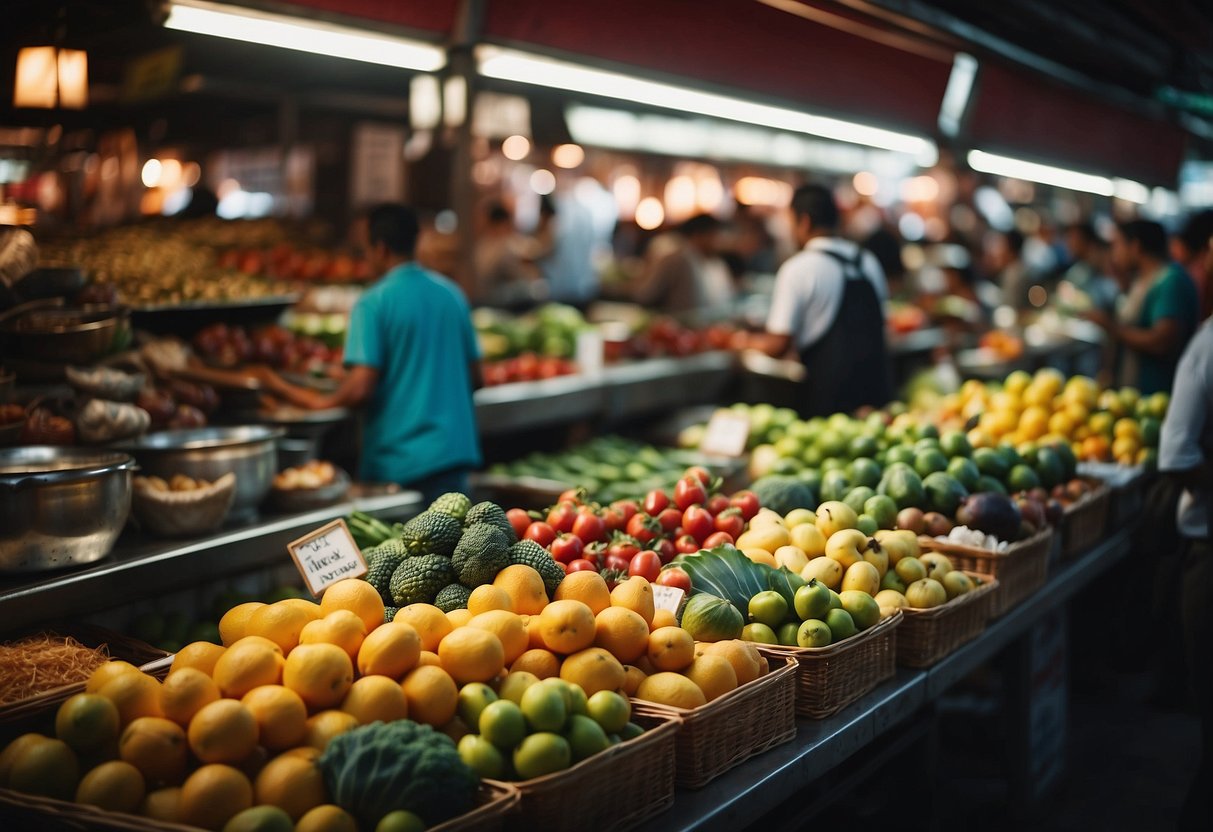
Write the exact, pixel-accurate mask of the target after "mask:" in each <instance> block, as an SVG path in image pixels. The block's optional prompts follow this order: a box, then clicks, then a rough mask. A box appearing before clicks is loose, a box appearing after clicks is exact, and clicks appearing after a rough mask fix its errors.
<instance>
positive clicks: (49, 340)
mask: <svg viewBox="0 0 1213 832" xmlns="http://www.w3.org/2000/svg"><path fill="white" fill-rule="evenodd" d="M26 307H27V308H25V309H24V310H22V311H13V312H12V313H11V314H9V315H8V317H6V318H5V320H4V321H3V323H2V324H0V336H2V337H3V340H4V349H5V351H6V352H7V354H9V355H10V356H14V357H20V358H24V359H29V360H37V361H40V362H43V363H48V362H49V363H66V364H84V365H87V364H91V363H92V362H94V361H96V360H98V359H100V358H104V357H105V356H107V355H109V354H110V353H112V352H117V351H118V350H121V349H123V348H125V347H126V345H127V344H129V343H130V339H131V318H130V310H128V309H124V308H122V307H118V306H105V305H90V306H80V307H65V306H60V305H57V304H52V303H49V302H47V303H42V302H35V303H31V304H26Z"/></svg>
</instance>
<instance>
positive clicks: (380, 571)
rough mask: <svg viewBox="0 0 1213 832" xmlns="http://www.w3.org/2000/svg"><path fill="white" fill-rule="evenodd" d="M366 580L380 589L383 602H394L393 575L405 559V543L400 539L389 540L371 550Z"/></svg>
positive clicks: (368, 553)
mask: <svg viewBox="0 0 1213 832" xmlns="http://www.w3.org/2000/svg"><path fill="white" fill-rule="evenodd" d="M366 554H367V555H368V567H369V568H368V570H367V573H366V582H367V583H368V584H370V585H371V586H373V587H375V589H376V590H378V592H379V595H380V597H381V598H383V603H385V604H390V603H391V602H392V575H394V574H396V570H397V569H398V568H400V564H401V563H402V562H403V561H404V557H405V551H404V545H403V544H402V543H401V542H400V541H388V542H387V543H384V544H382V545H380V546H378V547H376V548H374V549H372V550H370V551H369V552H367V553H366Z"/></svg>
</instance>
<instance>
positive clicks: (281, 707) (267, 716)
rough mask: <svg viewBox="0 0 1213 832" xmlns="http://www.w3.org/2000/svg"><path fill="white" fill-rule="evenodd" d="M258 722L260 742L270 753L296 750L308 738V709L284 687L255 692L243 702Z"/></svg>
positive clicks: (255, 690)
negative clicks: (290, 749) (289, 749)
mask: <svg viewBox="0 0 1213 832" xmlns="http://www.w3.org/2000/svg"><path fill="white" fill-rule="evenodd" d="M240 704H242V705H244V707H246V708H248V709H249V713H251V714H252V715H253V719H255V720H256V721H257V741H258V742H259V743H260V744H261V745H264V746H265V747H266V748H268V749H269V750H270V751H284V750H286V749H288V748H294V747H295V746H297V745H299V744H300V743H302V742H303V740H304V739H305V738H306V737H307V705H305V704H303V699H301V698H300V697H299V694H297V693H295V692H294V691H293V690H291V689H290V688H287V687H283V686H282V685H262V686H261V687H259V688H253V689H252V690H250V691H249V692H248V693H246V694H245V695H244V697H243V698H242V699H241V700H240Z"/></svg>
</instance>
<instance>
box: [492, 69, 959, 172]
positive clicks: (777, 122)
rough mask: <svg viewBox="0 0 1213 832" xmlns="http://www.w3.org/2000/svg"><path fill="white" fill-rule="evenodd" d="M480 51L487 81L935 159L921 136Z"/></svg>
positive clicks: (929, 160)
mask: <svg viewBox="0 0 1213 832" xmlns="http://www.w3.org/2000/svg"><path fill="white" fill-rule="evenodd" d="M476 51H477V57H478V58H479V61H480V73H481V74H482V75H484V76H486V77H488V78H496V79H498V80H501V81H512V82H515V83H520V84H533V85H536V86H541V87H548V88H551V89H558V90H567V91H570V92H581V93H586V94H588V95H597V96H602V97H604V98H614V99H619V100H622V101H632V102H635V103H637V104H645V105H648V106H652V107H662V108H664V109H668V110H678V111H681V112H685V113H695V114H698V115H705V116H712V117H714V118H722V119H727V120H729V121H738V122H742V123H743V124H755V125H761V126H764V127H771V128H774V129H776V130H787V131H789V132H793V133H806V134H808V135H811V136H821V137H824V138H827V139H835V140H837V141H842V142H851V143H853V144H861V145H866V146H868V147H877V148H881V149H883V150H894V151H899V152H902V153H908V154H911V155H913V156H915V157H918V159H919V160H920V164H926V165H930V164H934V162H935V159H936V148H935V144H934V142H932V141H931V140H930V139H927V138H923V137H920V136H912V135H909V134H906V133H897V132H894V131H892V130H884V129H881V128H879V127H870V126H868V125H865V124H856V123H854V122H850V121H842V120H840V119H835V118H828V117H825V116H815V115H812V114H810V113H804V112H800V111H797V110H789V109H786V108H783V107H773V106H770V105H766V104H757V103H755V102H752V101H745V100H743V99H740V98H731V97H729V96H725V95H717V94H715V93H709V92H702V91H699V90H695V89H691V88H689V87H679V86H674V85H671V84H664V83H659V82H656V81H645V80H642V79H640V78H635V77H632V76H629V75H624V74H621V73H618V72H610V71H607V70H601V69H592V68H590V67H587V66H581V65H579V64H574V63H570V62H568V61H561V60H557V59H554V58H547V57H543V56H540V55H533V54H531V53H528V52H520V51H517V50H513V49H503V48H500V47H494V46H481V47H478V48H477V50H476Z"/></svg>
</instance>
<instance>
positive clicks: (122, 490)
mask: <svg viewBox="0 0 1213 832" xmlns="http://www.w3.org/2000/svg"><path fill="white" fill-rule="evenodd" d="M134 468H135V462H134V460H133V459H131V457H130V456H129V455H128V454H124V453H117V452H114V451H92V450H83V449H79V448H54V447H49V446H41V445H34V446H27V447H23V448H9V449H5V450H0V570H3V571H6V572H35V571H41V570H45V569H58V568H60V567H64V566H74V565H78V564H83V563H92V562H93V561H97V560H100V559H101V558H103V557H105V556H106V555H108V554H109V553H110V550H111V549H113V547H114V541H115V540H117V539H118V534H119V533H120V532H121V531H122V527H123V526H124V525H126V518H127V516H128V515H129V514H130V511H131V471H132V470H134Z"/></svg>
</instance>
